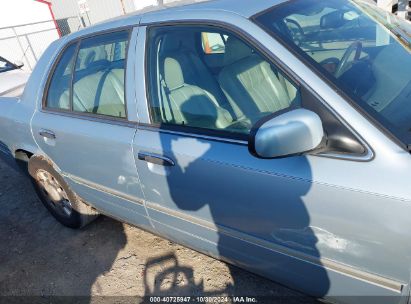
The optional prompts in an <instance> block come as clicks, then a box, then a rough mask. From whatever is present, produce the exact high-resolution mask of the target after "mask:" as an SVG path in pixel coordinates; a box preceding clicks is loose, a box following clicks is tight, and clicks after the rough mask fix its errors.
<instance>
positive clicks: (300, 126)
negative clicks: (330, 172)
mask: <svg viewBox="0 0 411 304" xmlns="http://www.w3.org/2000/svg"><path fill="white" fill-rule="evenodd" d="M323 139H324V129H323V125H322V122H321V119H320V117H319V116H318V115H317V114H316V113H314V112H311V111H309V110H305V109H296V110H293V111H290V112H286V113H283V114H280V115H278V116H275V117H271V118H270V117H269V118H265V119H263V120H261V121H260V122H258V123H257V125H256V126H255V127H254V128H253V129H252V130H251V135H250V139H249V143H248V148H249V150H250V152H251V154H253V155H254V156H256V157H258V158H265V159H271V158H280V157H287V156H293V155H299V154H303V153H305V152H309V151H312V150H315V149H316V148H318V147H319V146H320V144H321V143H322V141H323Z"/></svg>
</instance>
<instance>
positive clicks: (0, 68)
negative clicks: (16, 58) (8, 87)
mask: <svg viewBox="0 0 411 304" xmlns="http://www.w3.org/2000/svg"><path fill="white" fill-rule="evenodd" d="M14 69H16V67H15V66H14V65H13V64H11V63H10V62H8V61H7V60H6V59H4V58H2V57H0V73H2V72H6V71H10V70H14Z"/></svg>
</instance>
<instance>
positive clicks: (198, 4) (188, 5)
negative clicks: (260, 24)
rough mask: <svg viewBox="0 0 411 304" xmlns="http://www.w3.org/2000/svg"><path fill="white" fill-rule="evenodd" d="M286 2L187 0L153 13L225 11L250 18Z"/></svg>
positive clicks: (273, 0) (155, 9)
mask: <svg viewBox="0 0 411 304" xmlns="http://www.w3.org/2000/svg"><path fill="white" fill-rule="evenodd" d="M285 1H287V0H256V1H251V0H211V1H204V0H186V1H181V2H176V3H175V5H171V6H166V7H163V8H162V7H155V8H154V9H153V10H154V11H152V12H151V13H152V14H153V13H154V14H155V13H157V12H158V11H161V10H168V11H170V13H171V12H172V11H181V10H220V11H221V10H223V11H226V12H231V13H235V14H238V15H241V16H243V17H246V18H249V17H251V16H253V15H255V14H257V13H259V12H261V11H263V10H265V9H267V8H269V7H271V6H274V5H277V4H280V3H282V2H285Z"/></svg>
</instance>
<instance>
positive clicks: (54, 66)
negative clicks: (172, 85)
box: [41, 26, 133, 123]
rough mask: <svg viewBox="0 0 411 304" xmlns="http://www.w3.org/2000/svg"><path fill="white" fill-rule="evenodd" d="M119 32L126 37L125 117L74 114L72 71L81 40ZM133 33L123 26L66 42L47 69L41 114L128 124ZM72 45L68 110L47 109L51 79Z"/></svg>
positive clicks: (129, 28) (130, 27)
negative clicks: (73, 60)
mask: <svg viewBox="0 0 411 304" xmlns="http://www.w3.org/2000/svg"><path fill="white" fill-rule="evenodd" d="M119 32H127V33H128V37H127V50H126V56H125V58H124V61H125V64H124V108H125V117H116V116H109V115H104V114H97V113H82V112H76V111H73V96H72V94H73V81H74V71H75V68H76V62H77V58H78V52H79V50H80V45H81V42H82V41H83V40H86V39H89V38H94V37H98V36H104V35H108V34H112V33H119ZM132 32H133V26H125V27H119V28H115V29H109V30H103V31H99V32H95V33H89V34H86V35H83V36H80V37H78V38H75V39H73V40H71V41H69V42H66V43H65V45H64V46H63V47H62V48H61V49H60V50H59V51H58V55H57V56H56V58H55V59H54V62H53V64H52V66H51V68H49V69H48V71H47V72H48V76H47V81H46V84H45V87H44V89H43V96H42V100H41V112H46V113H47V112H49V113H55V114H63V115H64V116H70V117H73V118H76V117H79V118H85V119H87V118H97V119H99V120H101V121H102V122H104V121H105V120H106V121H107V122H112V123H113V122H120V123H121V122H128V121H129V119H128V107H127V103H128V100H127V87H128V85H127V71H128V69H127V66H128V59H129V50H130V41H131V35H132ZM73 44H77V46H76V50H75V53H74V56H75V63H74V65H73V70H72V71H71V81H70V110H65V109H58V108H49V107H47V98H48V94H49V89H50V85H51V80H52V78H53V75H54V73H55V71H56V69H57V66H58V64H59V63H60V61H61V58H62V56H63V55H64V53H65V51H66V50H67V49H68V48H69V47H70V46H72V45H73Z"/></svg>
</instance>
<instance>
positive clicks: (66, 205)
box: [36, 170, 73, 217]
mask: <svg viewBox="0 0 411 304" xmlns="http://www.w3.org/2000/svg"><path fill="white" fill-rule="evenodd" d="M36 177H37V184H38V185H39V187H40V189H41V192H42V194H43V196H44V198H45V199H46V201H47V203H48V205H50V207H52V208H53V209H55V210H56V211H57V212H58V213H59V214H61V215H62V216H65V217H69V216H70V215H71V213H72V212H73V208H72V205H71V202H70V200H69V199H68V196H67V193H66V191H64V189H63V187H62V186H61V185H60V183H59V182H58V181H57V180H56V179H55V178H54V176H53V175H51V174H50V173H49V172H47V171H44V170H39V171H37V174H36Z"/></svg>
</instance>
